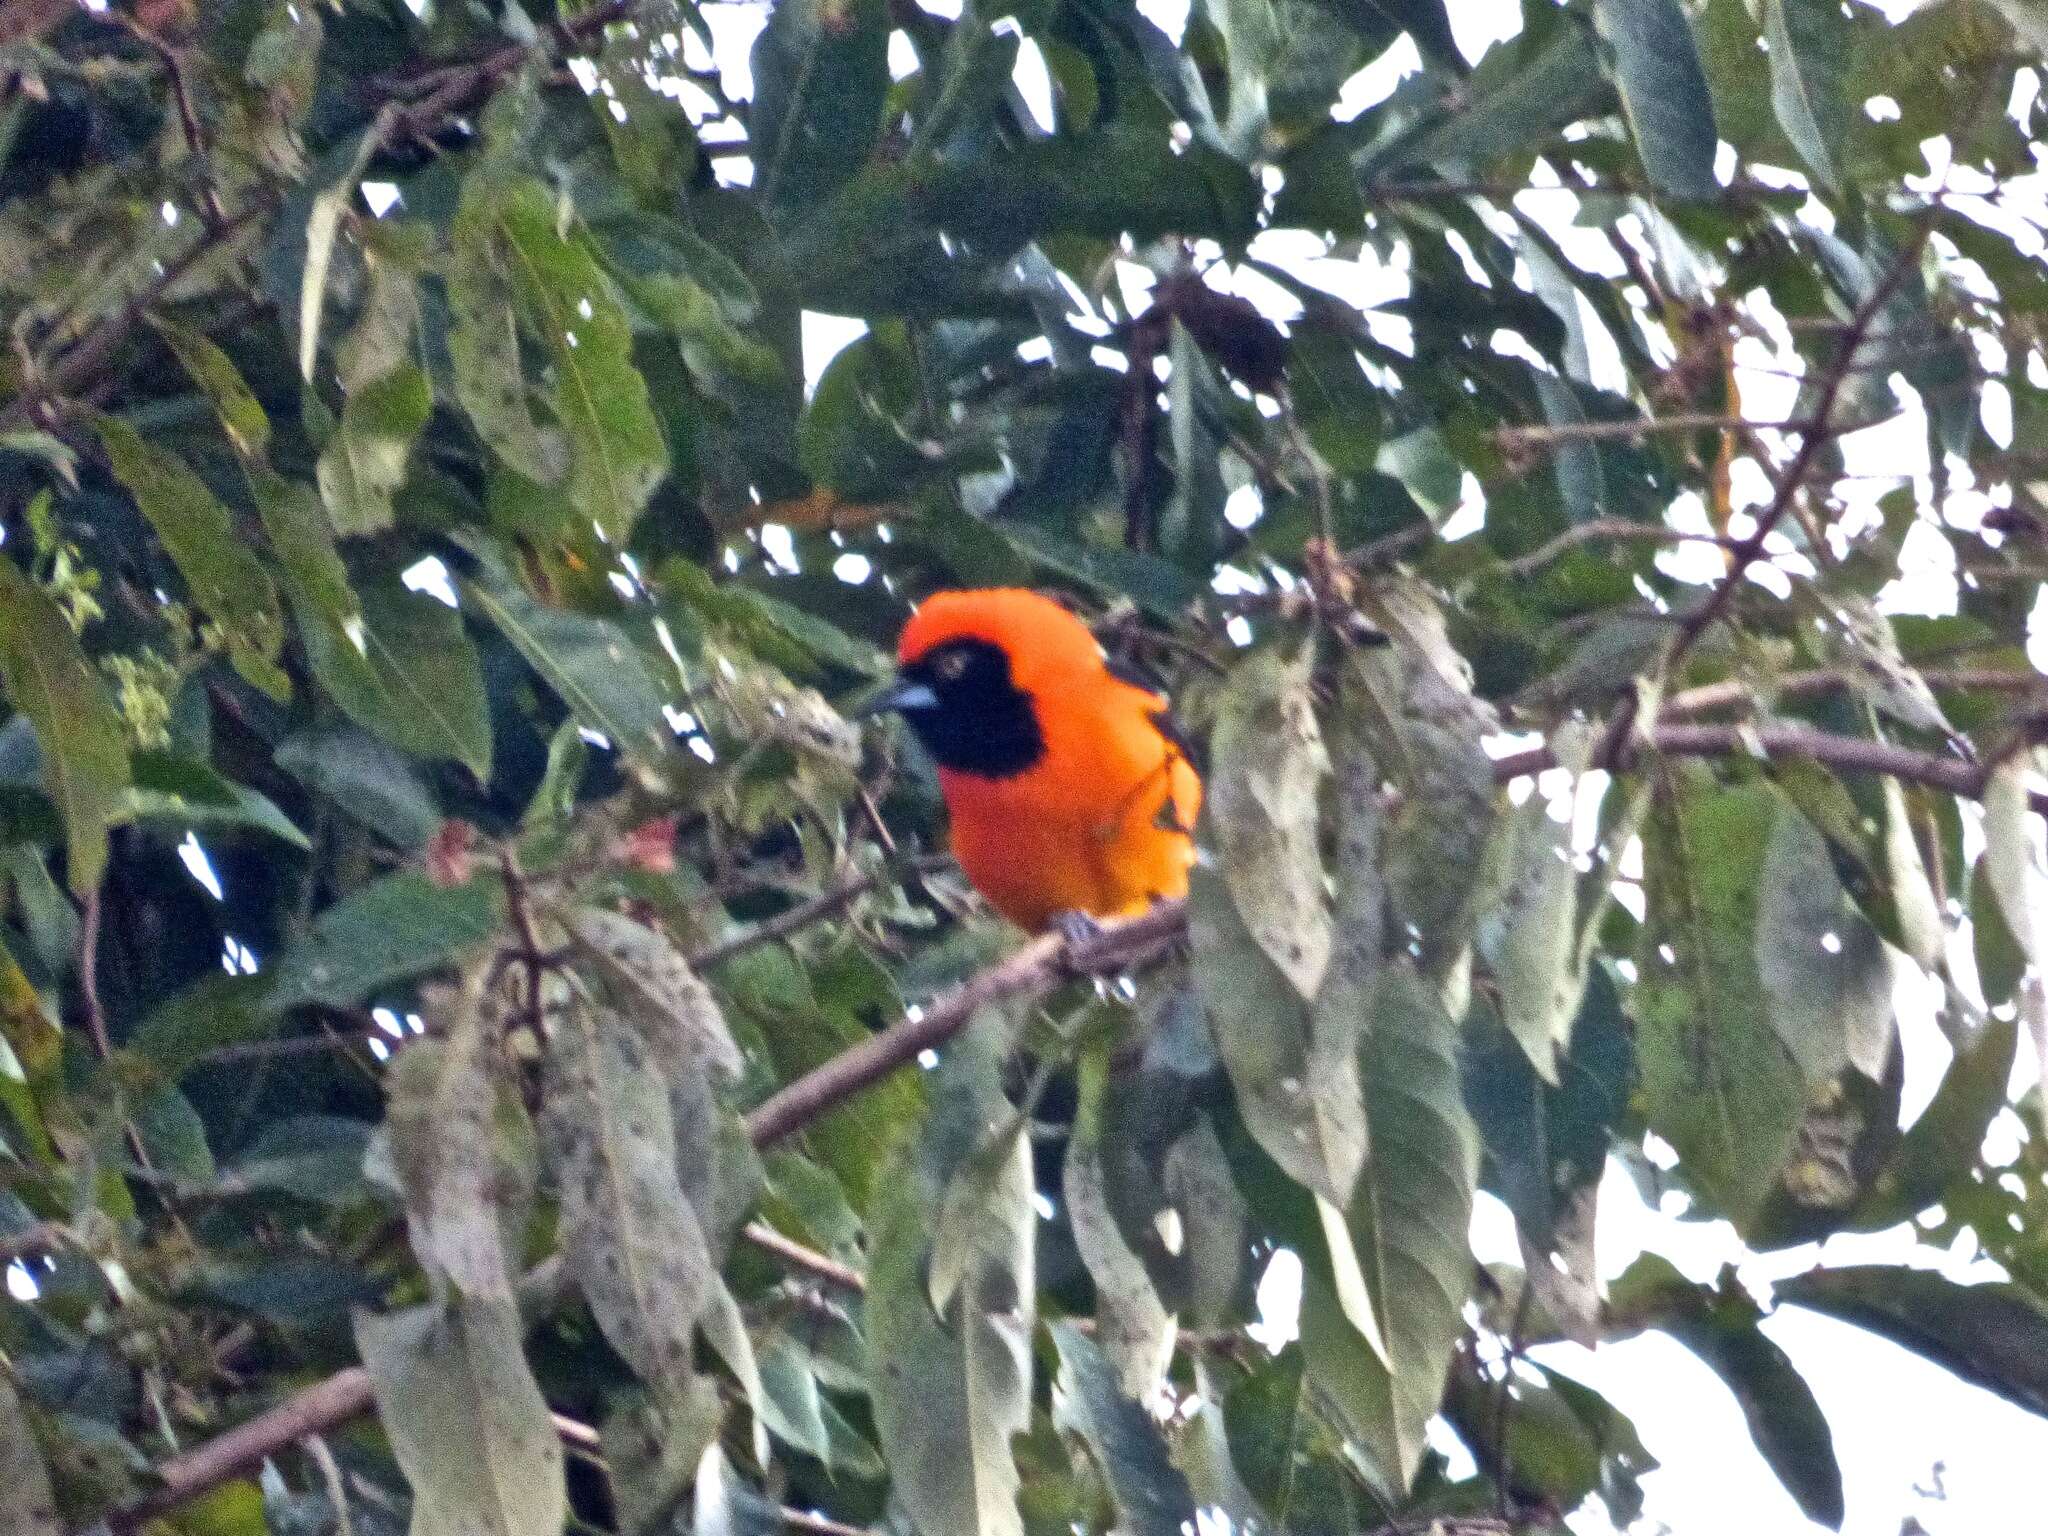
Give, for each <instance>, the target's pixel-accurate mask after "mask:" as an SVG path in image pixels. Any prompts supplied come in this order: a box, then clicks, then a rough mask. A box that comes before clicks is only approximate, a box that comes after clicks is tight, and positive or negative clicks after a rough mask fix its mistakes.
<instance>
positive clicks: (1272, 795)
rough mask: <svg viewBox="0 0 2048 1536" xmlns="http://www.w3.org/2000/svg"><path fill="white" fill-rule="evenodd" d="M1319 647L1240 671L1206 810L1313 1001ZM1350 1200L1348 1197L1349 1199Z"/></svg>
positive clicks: (1249, 660) (1238, 881)
mask: <svg viewBox="0 0 2048 1536" xmlns="http://www.w3.org/2000/svg"><path fill="white" fill-rule="evenodd" d="M1313 661H1314V651H1313V649H1312V648H1311V647H1306V646H1305V647H1303V648H1302V649H1301V650H1299V651H1298V652H1297V653H1295V654H1294V655H1292V656H1289V655H1286V654H1284V653H1283V652H1282V651H1281V650H1279V649H1277V648H1267V649H1261V650H1257V651H1254V652H1253V653H1252V654H1251V655H1250V656H1248V657H1246V658H1245V659H1244V660H1243V661H1241V662H1239V663H1238V665H1237V666H1236V668H1235V669H1234V670H1233V671H1232V672H1231V675H1230V678H1229V681H1228V683H1227V684H1226V687H1225V691H1224V694H1223V698H1222V701H1221V704H1220V706H1219V709H1218V713H1217V719H1216V727H1215V733H1214V735H1213V736H1212V738H1211V740H1210V744H1209V771H1208V774H1207V777H1206V782H1205V801H1204V804H1205V808H1206V810H1207V813H1208V822H1209V829H1210V831H1211V832H1212V833H1213V834H1214V837H1215V842H1216V848H1217V852H1218V854H1219V855H1220V861H1221V868H1222V871H1223V879H1224V883H1225V884H1226V885H1227V886H1228V887H1229V890H1230V896H1231V900H1232V901H1233V902H1234V903H1235V904H1236V906H1237V911H1238V915H1239V917H1240V918H1241V919H1242V920H1243V923H1244V926H1245V930H1246V932H1248V933H1249V934H1250V935H1251V936H1252V938H1253V939H1254V940H1255V941H1256V942H1257V944H1258V946H1259V948H1260V949H1262V950H1263V951H1265V953H1266V956H1267V958H1268V959H1270V960H1271V961H1272V962H1273V964H1274V965H1275V966H1277V967H1278V968H1279V970H1280V972H1281V973H1282V974H1283V975H1284V976H1286V978H1287V979H1288V980H1289V981H1290V982H1292V983H1293V985H1294V990H1295V991H1296V992H1297V993H1299V994H1300V995H1301V996H1302V997H1304V998H1312V997H1314V996H1315V995H1316V990H1317V988H1318V987H1320V986H1321V985H1322V979H1323V972H1324V971H1325V970H1326V969H1327V968H1328V966H1329V961H1330V944H1331V931H1330V912H1329V902H1328V899H1327V897H1326V896H1325V894H1324V876H1323V865H1322V860H1321V858H1320V857H1319V856H1318V854H1317V851H1316V850H1317V842H1318V837H1319V819H1318V806H1317V796H1318V794H1319V793H1320V791H1321V788H1322V784H1323V781H1324V779H1326V778H1327V777H1328V776H1329V770H1330V757H1329V753H1328V752H1327V751H1326V750H1325V748H1324V746H1323V737H1322V731H1321V729H1320V728H1319V727H1318V725H1317V723H1316V714H1315V699H1314V695H1313V693H1312V692H1311V690H1310V679H1309V674H1310V668H1311V666H1312V664H1313ZM1340 1198H1341V1196H1340Z"/></svg>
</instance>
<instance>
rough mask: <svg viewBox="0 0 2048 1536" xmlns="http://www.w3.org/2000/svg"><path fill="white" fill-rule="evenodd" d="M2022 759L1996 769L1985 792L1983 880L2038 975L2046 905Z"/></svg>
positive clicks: (2047, 958)
mask: <svg viewBox="0 0 2048 1536" xmlns="http://www.w3.org/2000/svg"><path fill="white" fill-rule="evenodd" d="M2029 766H2030V764H2029V760H2028V757H2027V756H2020V757H2015V758H2011V759H2009V760H2008V761H2006V762H2004V763H2002V764H2000V765H1999V767H1998V768H1997V769H1995V770H1994V771H1993V773H1992V775H1991V779H1990V782H1989V783H1987V784H1986V785H1985V788H1984V879H1985V882H1986V883H1987V884H1988V885H1989V886H1990V887H1991V891H1992V894H1993V895H1994V896H1995V897H1996V898H1997V900H1998V909H1999V912H2000V913H2001V914H2002V915H2003V916H2004V918H2005V927H2006V931H2007V932H2008V933H2010V934H2011V935H2012V937H2013V942H2014V943H2015V944H2017V945H2018V946H2019V951H2020V953H2021V954H2023V955H2025V956H2026V957H2027V963H2028V964H2029V965H2031V966H2032V967H2033V968H2034V970H2035V971H2036V972H2037V973H2041V972H2044V971H2048V899H2044V893H2043V882H2044V876H2043V873H2042V870H2041V865H2040V861H2039V860H2038V859H2036V858H2035V857H2034V839H2033V836H2032V834H2031V833H2030V832H2029V831H2028V827H2027V818H2028V811H2029V805H2028V800H2027V789H2026V775H2027V770H2028V768H2029Z"/></svg>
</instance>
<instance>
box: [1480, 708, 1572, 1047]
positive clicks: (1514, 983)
mask: <svg viewBox="0 0 2048 1536" xmlns="http://www.w3.org/2000/svg"><path fill="white" fill-rule="evenodd" d="M1560 738H1561V739H1560ZM1552 746H1553V750H1555V751H1556V752H1557V754H1558V766H1559V767H1561V768H1564V769H1566V770H1567V771H1569V772H1571V773H1573V774H1579V773H1583V772H1584V771H1585V768H1586V764H1587V762H1588V760H1589V754H1590V751H1591V748H1592V738H1591V734H1590V732H1588V731H1586V730H1584V729H1580V730H1576V731H1574V730H1572V729H1571V728H1570V727H1566V728H1565V729H1563V730H1560V731H1558V732H1555V733H1553V735H1552ZM1498 835H1499V837H1500V838H1501V842H1502V846H1501V848H1500V850H1499V854H1498V857H1499V858H1500V859H1501V862H1502V866H1503V875H1504V879H1503V882H1502V888H1501V893H1500V897H1499V902H1498V905H1497V906H1496V907H1495V908H1494V909H1493V910H1492V911H1490V912H1487V913H1484V914H1482V916H1481V918H1480V923H1479V931H1478V944H1479V953H1480V955H1481V956H1482V957H1483V958H1484V959H1485V960H1486V962H1487V965H1488V967H1489V968H1490V969H1491V970H1492V972H1493V977H1494V980H1495V982H1496V983H1497V984H1498V985H1499V988H1500V1015H1501V1020H1502V1022H1503V1023H1505V1024H1506V1025H1507V1027H1508V1031H1509V1033H1510V1034H1512V1035H1513V1036H1514V1037H1515V1039H1516V1041H1517V1042H1519V1043H1520V1045H1521V1047H1522V1049H1523V1050H1524V1051H1525V1052H1526V1053H1527V1054H1528V1057H1529V1061H1530V1063H1531V1064H1532V1065H1533V1066H1534V1067H1535V1068H1536V1072H1537V1075H1538V1076H1540V1077H1541V1078H1542V1079H1543V1080H1544V1081H1545V1082H1547V1083H1555V1082H1556V1081H1557V1058H1558V1056H1559V1054H1560V1053H1561V1052H1563V1051H1565V1050H1568V1049H1569V1048H1570V1045H1571V1026H1572V1019H1573V1016H1574V1015H1576V1014H1577V1012H1578V1008H1579V998H1580V996H1581V994H1582V993H1583V991H1584V989H1585V980H1586V978H1585V971H1584V969H1583V965H1582V956H1581V954H1580V952H1579V943H1578V937H1579V927H1580V923H1579V900H1578V898H1579V888H1578V881H1579V873H1578V869H1577V866H1576V864H1575V862H1574V860H1573V856H1572V827H1571V825H1570V822H1569V821H1564V822H1559V821H1557V820H1555V819H1554V818H1552V816H1551V815H1550V811H1549V806H1548V805H1547V803H1546V802H1545V801H1544V798H1543V797H1542V795H1540V794H1533V793H1532V794H1531V795H1530V796H1529V798H1528V799H1527V800H1525V801H1523V803H1522V804H1521V805H1520V806H1519V807H1518V808H1516V809H1515V810H1514V811H1512V812H1510V813H1509V814H1508V816H1507V817H1505V818H1504V824H1503V825H1502V826H1501V828H1500V831H1499V833H1498Z"/></svg>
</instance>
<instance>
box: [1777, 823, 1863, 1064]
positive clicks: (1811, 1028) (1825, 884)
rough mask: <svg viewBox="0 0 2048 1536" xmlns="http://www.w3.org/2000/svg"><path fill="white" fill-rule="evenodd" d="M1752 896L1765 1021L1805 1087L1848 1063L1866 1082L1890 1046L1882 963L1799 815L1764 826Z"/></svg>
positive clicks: (1859, 915)
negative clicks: (1766, 836) (1765, 841)
mask: <svg viewBox="0 0 2048 1536" xmlns="http://www.w3.org/2000/svg"><path fill="white" fill-rule="evenodd" d="M1759 878H1760V882H1761V883H1760V888H1759V889H1758V892H1757V910H1756V966H1757V978H1758V980H1759V981H1761V982H1762V984H1763V999H1762V1000H1763V1003H1764V1007H1765V1009H1766V1011H1767V1012H1768V1014H1769V1016H1770V1020H1771V1027H1772V1028H1773V1029H1774V1030H1775V1031H1776V1032H1777V1035H1778V1038H1779V1040H1780V1041H1782V1042H1783V1043H1784V1046H1785V1049H1786V1050H1787V1051H1789V1052H1790V1053H1791V1055H1792V1058H1793V1060H1795V1061H1796V1062H1798V1064H1799V1068H1800V1071H1801V1072H1803V1073H1804V1074H1805V1077H1806V1081H1807V1084H1808V1086H1809V1087H1812V1088H1816V1089H1817V1088H1820V1087H1822V1086H1823V1085H1825V1084H1827V1083H1830V1082H1832V1081H1833V1080H1834V1078H1835V1077H1836V1075H1837V1074H1838V1073H1840V1072H1841V1070H1842V1068H1843V1067H1844V1066H1850V1065H1853V1066H1855V1067H1856V1068H1857V1069H1858V1070H1859V1071H1861V1072H1862V1073H1863V1074H1864V1076H1866V1077H1868V1078H1870V1079H1871V1080H1872V1081H1876V1080H1878V1079H1880V1078H1882V1077H1883V1076H1884V1070H1885V1062H1886V1059H1887V1058H1888V1057H1889V1055H1890V1053H1891V1044H1892V1033H1893V1025H1892V967H1891V960H1890V956H1889V952H1888V951H1887V950H1886V948H1885V944H1884V941H1883V940H1882V939H1880V938H1879V937H1878V935H1877V930H1876V929H1874V928H1873V927H1871V925H1870V923H1869V922H1868V921H1867V920H1866V919H1865V918H1864V916H1863V914H1862V913H1860V912H1858V911H1857V910H1856V908H1855V905H1854V904H1853V903H1852V902H1851V901H1850V900H1849V896H1848V893H1847V892H1846V891H1844V890H1843V889H1842V882H1841V880H1840V878H1839V877H1838V876H1837V875H1836V874H1835V868H1834V864H1833V861H1832V860H1831V859H1830V858H1829V856H1828V848H1827V844H1826V843H1825V842H1824V841H1823V840H1822V838H1821V835H1820V834H1819V833H1818V832H1816V831H1815V830H1814V829H1813V826H1812V825H1811V824H1810V823H1809V822H1808V821H1807V820H1806V818H1805V817H1803V816H1796V815H1787V814H1783V813H1781V814H1779V815H1778V817H1777V818H1776V819H1775V821H1774V822H1773V823H1772V826H1771V832H1770V844H1769V848H1768V850H1767V851H1766V853H1765V855H1764V861H1763V869H1762V872H1761V875H1760V877H1759Z"/></svg>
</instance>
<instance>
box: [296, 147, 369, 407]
mask: <svg viewBox="0 0 2048 1536" xmlns="http://www.w3.org/2000/svg"><path fill="white" fill-rule="evenodd" d="M383 126H384V125H383V124H382V123H374V124H372V125H371V126H370V127H369V128H367V129H365V130H364V131H363V134H362V136H361V137H360V138H358V139H357V140H356V145H355V148H354V150H353V151H351V152H350V154H349V156H348V158H347V159H346V160H342V159H341V158H340V157H339V156H338V155H330V156H328V162H329V163H338V164H340V166H341V171H340V174H339V175H337V176H336V177H335V179H334V180H333V181H331V182H329V183H328V184H327V185H326V186H324V187H322V188H321V189H320V190H319V192H317V193H316V194H314V197H313V200H312V204H311V207H310V211H309V212H308V214H307V217H306V255H305V260H304V261H303V262H302V263H301V264H300V277H299V376H300V377H301V378H303V379H304V380H305V381H306V382H307V383H308V384H310V383H312V382H313V367H314V364H315V362H316V361H317V360H318V359H319V356H320V312H321V310H322V309H324V308H325V307H326V304H327V269H328V267H329V266H330V265H331V264H332V263H333V260H334V240H335V236H337V235H338V234H340V232H341V216H342V215H343V214H344V213H346V212H347V211H348V205H349V203H350V202H351V201H352V200H353V199H354V197H355V195H356V183H357V182H358V181H360V180H361V179H362V175H363V170H364V168H365V167H366V166H368V165H369V163H370V160H371V157H372V156H374V155H375V154H376V153H377V148H378V146H379V144H380V143H381V142H382V140H383Z"/></svg>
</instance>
